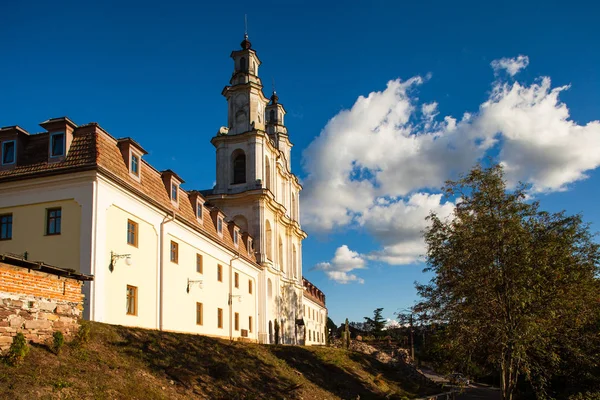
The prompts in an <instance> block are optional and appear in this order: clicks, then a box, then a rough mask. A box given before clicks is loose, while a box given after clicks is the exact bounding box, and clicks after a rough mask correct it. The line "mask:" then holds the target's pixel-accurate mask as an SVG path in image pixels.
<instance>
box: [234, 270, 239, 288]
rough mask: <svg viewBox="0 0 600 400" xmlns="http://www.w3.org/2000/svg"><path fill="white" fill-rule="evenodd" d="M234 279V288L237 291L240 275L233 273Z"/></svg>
mask: <svg viewBox="0 0 600 400" xmlns="http://www.w3.org/2000/svg"><path fill="white" fill-rule="evenodd" d="M233 278H234V282H235V287H236V288H238V289H239V287H240V274H238V273H237V272H235V273H234V275H233Z"/></svg>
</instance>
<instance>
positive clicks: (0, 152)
mask: <svg viewBox="0 0 600 400" xmlns="http://www.w3.org/2000/svg"><path fill="white" fill-rule="evenodd" d="M28 136H29V133H28V132H27V131H26V130H24V129H23V128H21V127H20V126H17V125H15V126H6V127H4V128H0V170H5V169H11V168H14V167H16V166H17V164H18V162H19V158H20V156H21V154H22V153H23V149H24V148H25V144H26V140H27V137H28Z"/></svg>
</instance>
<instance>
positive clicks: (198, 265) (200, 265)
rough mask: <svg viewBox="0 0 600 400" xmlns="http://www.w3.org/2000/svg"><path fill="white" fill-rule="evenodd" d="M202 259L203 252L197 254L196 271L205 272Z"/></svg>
mask: <svg viewBox="0 0 600 400" xmlns="http://www.w3.org/2000/svg"><path fill="white" fill-rule="evenodd" d="M202 261H203V259H202V254H196V272H197V273H199V274H203V273H204V265H203V263H202Z"/></svg>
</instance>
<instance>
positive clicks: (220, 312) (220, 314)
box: [217, 308, 223, 329]
mask: <svg viewBox="0 0 600 400" xmlns="http://www.w3.org/2000/svg"><path fill="white" fill-rule="evenodd" d="M217 328H221V329H222V328H223V309H222V308H217Z"/></svg>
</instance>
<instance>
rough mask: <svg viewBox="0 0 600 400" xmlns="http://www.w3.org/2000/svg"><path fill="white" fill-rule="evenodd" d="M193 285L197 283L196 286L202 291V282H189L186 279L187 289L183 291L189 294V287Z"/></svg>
mask: <svg viewBox="0 0 600 400" xmlns="http://www.w3.org/2000/svg"><path fill="white" fill-rule="evenodd" d="M195 283H197V284H198V287H199V288H200V289H202V281H191V280H190V278H188V280H187V288H186V289H185V291H186V292H187V293H189V292H190V286H192V285H193V284H195Z"/></svg>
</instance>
